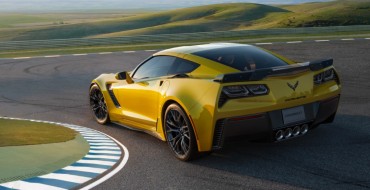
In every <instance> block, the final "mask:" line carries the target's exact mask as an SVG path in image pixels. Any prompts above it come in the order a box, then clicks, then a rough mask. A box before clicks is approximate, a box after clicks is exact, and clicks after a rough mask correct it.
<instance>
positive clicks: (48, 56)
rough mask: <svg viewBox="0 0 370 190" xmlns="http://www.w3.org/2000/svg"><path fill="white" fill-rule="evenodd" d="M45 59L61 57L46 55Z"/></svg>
mask: <svg viewBox="0 0 370 190" xmlns="http://www.w3.org/2000/svg"><path fill="white" fill-rule="evenodd" d="M44 57H45V58H54V57H60V55H46V56H44Z"/></svg>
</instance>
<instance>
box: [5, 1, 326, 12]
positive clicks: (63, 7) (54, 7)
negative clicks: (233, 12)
mask: <svg viewBox="0 0 370 190" xmlns="http://www.w3.org/2000/svg"><path fill="white" fill-rule="evenodd" d="M313 1H314V2H318V1H328V0H155V1H153V0H0V13H1V12H24V11H41V12H45V11H46V12H48V11H72V10H108V9H110V10H112V9H113V10H118V9H171V8H180V7H191V6H197V5H206V4H215V3H232V2H246V3H260V4H297V3H305V2H313Z"/></svg>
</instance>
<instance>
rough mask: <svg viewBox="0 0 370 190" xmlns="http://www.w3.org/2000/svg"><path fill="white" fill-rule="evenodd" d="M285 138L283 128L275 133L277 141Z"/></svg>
mask: <svg viewBox="0 0 370 190" xmlns="http://www.w3.org/2000/svg"><path fill="white" fill-rule="evenodd" d="M283 138H284V132H283V130H279V131H277V132H276V134H275V139H276V140H277V141H281V140H283Z"/></svg>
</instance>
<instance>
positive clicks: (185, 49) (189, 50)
mask: <svg viewBox="0 0 370 190" xmlns="http://www.w3.org/2000/svg"><path fill="white" fill-rule="evenodd" d="M240 46H251V45H247V44H236V43H210V44H202V45H193V46H181V47H175V48H171V49H166V50H163V51H160V52H158V53H156V54H154V55H163V54H168V53H180V54H193V53H196V52H199V51H207V50H216V49H220V48H227V47H240Z"/></svg>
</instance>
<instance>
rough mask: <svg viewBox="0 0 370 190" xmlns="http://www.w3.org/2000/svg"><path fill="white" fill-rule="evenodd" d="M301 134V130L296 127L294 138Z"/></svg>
mask: <svg viewBox="0 0 370 190" xmlns="http://www.w3.org/2000/svg"><path fill="white" fill-rule="evenodd" d="M300 133H301V128H300V127H299V126H296V127H294V128H293V136H298V135H299V134H300Z"/></svg>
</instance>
